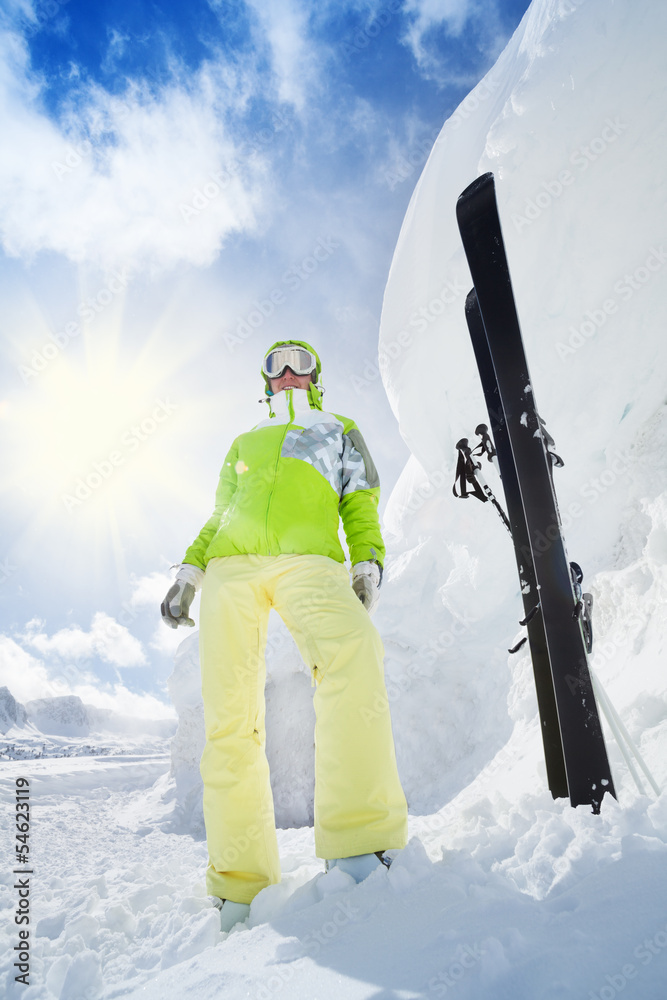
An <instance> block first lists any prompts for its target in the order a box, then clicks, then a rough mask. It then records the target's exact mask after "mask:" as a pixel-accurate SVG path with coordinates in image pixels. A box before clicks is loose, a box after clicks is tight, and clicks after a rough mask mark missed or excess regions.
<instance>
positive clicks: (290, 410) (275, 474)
mask: <svg viewBox="0 0 667 1000" xmlns="http://www.w3.org/2000/svg"><path fill="white" fill-rule="evenodd" d="M283 391H285V392H287V391H288V390H283ZM288 417H289V418H290V419H288V421H287V423H286V424H285V430H284V431H283V436H282V437H281V439H280V445H279V447H278V452H277V454H276V464H275V468H274V470H273V484H272V486H271V492H270V493H269V502H268V504H267V506H266V523H265V525H264V533H265V535H266V552H267V555H271V545H270V543H269V514H270V513H271V501H272V500H273V493H274V491H275V487H276V479H277V478H278V463H279V462H280V456H281V455H282V451H283V444H284V443H285V438H286V437H287V432H288V430H289V429H290V426H291V424H292V423H293V422H294V409H293V407H292V399H291V396H290V397H289V403H288Z"/></svg>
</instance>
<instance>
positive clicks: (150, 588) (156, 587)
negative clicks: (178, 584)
mask: <svg viewBox="0 0 667 1000" xmlns="http://www.w3.org/2000/svg"><path fill="white" fill-rule="evenodd" d="M174 575H175V574H174V573H171V574H170V573H160V572H159V571H156V572H154V573H149V574H148V575H147V576H141V577H139V578H138V579H136V580H133V582H132V594H131V595H130V602H129V603H130V605H131V606H132V607H137V608H143V607H149V606H150V607H154V608H156V609H157V608H158V607H159V605H160V604H161V602H162V599H163V597H164V595H165V594H166V593H167V591H168V590H169V588H170V587H171V585H172V583H173V582H174Z"/></svg>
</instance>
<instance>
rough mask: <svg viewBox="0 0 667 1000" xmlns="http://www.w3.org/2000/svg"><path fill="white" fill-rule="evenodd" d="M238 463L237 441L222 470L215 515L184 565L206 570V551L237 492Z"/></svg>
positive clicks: (186, 556) (198, 537)
mask: <svg viewBox="0 0 667 1000" xmlns="http://www.w3.org/2000/svg"><path fill="white" fill-rule="evenodd" d="M237 461H238V444H237V442H236V441H235V442H234V444H233V445H232V446H231V448H230V449H229V452H228V454H227V457H226V459H225V463H224V465H223V467H222V469H221V470H220V479H219V480H218V488H217V489H216V491H215V508H214V510H213V513H212V514H211V516H210V517H209V519H208V521H207V522H206V524H205V525H204V527H203V528H202V529H201V531H200V532H199V534H198V535H197V537H196V538H195V540H194V542H193V543H192V545H191V546H190V547H189V549H188V550H187V552H186V553H185V556H184V557H183V562H184V563H190V564H191V565H192V566H199V568H200V569H206V550H207V549H208V547H209V545H210V543H211V540H212V539H213V536H214V535H215V533H216V532H217V530H218V528H219V527H220V521H221V520H222V517H223V515H224V513H225V511H226V510H227V508H228V507H229V504H230V502H231V499H232V497H233V496H234V493H235V492H236V483H237V473H236V463H237Z"/></svg>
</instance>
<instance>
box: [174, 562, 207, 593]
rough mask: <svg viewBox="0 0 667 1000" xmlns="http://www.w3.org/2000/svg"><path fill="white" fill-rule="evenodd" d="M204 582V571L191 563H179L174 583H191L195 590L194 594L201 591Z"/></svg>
mask: <svg viewBox="0 0 667 1000" xmlns="http://www.w3.org/2000/svg"><path fill="white" fill-rule="evenodd" d="M203 582H204V570H203V569H200V568H199V566H193V565H192V563H181V565H180V566H179V567H178V572H177V573H176V583H191V584H192V586H193V587H194V588H195V593H197V591H198V590H200V589H201V585H202V583H203Z"/></svg>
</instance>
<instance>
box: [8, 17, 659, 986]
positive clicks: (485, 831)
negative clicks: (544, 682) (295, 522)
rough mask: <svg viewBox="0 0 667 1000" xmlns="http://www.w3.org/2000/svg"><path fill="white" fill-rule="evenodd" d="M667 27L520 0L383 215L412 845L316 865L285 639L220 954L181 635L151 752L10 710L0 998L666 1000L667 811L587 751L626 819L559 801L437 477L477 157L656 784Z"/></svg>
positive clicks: (570, 527)
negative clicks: (497, 49)
mask: <svg viewBox="0 0 667 1000" xmlns="http://www.w3.org/2000/svg"><path fill="white" fill-rule="evenodd" d="M665 37H667V8H665V6H664V5H662V4H658V3H655V2H651V0H637V2H635V3H633V4H632V5H630V4H626V3H621V2H619V0H616V2H613V0H534V2H533V4H532V6H531V8H530V9H529V11H528V12H527V14H526V16H525V17H524V19H523V21H522V24H521V26H520V28H519V29H518V31H517V33H516V34H515V36H514V38H513V39H512V41H511V42H510V44H509V46H508V48H507V49H506V51H505V52H504V53H503V54H502V55H501V57H500V59H499V60H498V63H497V64H496V66H495V67H494V69H493V70H491V72H490V73H489V75H488V77H487V78H486V80H485V81H482V83H481V84H480V85H479V87H478V88H476V90H475V91H474V92H473V94H471V95H470V96H469V97H468V98H467V99H466V101H464V102H463V104H462V106H461V107H460V108H459V110H458V111H457V112H456V114H455V115H454V116H453V117H452V118H451V119H450V120H449V122H447V123H446V124H445V126H444V128H443V132H442V135H441V137H440V138H439V140H438V141H437V143H436V144H435V147H434V150H433V153H432V155H431V158H430V159H429V162H428V164H427V165H426V168H425V170H424V173H423V175H422V178H421V180H420V182H419V184H418V185H417V188H416V190H415V194H414V197H413V200H412V202H411V205H410V208H409V210H408V213H407V215H406V220H405V223H404V227H403V230H402V232H401V236H400V238H399V241H398V246H397V249H396V254H395V257H394V262H393V265H392V269H391V273H390V277H389V281H388V286H387V292H386V296H385V305H384V311H383V321H382V329H381V336H380V358H381V363H382V367H383V376H384V379H385V384H386V386H387V391H388V394H389V397H390V400H391V402H392V405H393V407H394V409H395V412H396V414H397V417H398V419H399V421H400V424H401V429H402V432H403V434H404V436H405V438H406V440H407V441H408V443H409V445H410V448H411V451H412V453H413V458H411V460H410V461H409V462H408V464H407V466H406V469H405V471H404V473H403V476H402V477H401V480H400V481H399V483H398V486H397V488H396V489H395V491H394V493H393V495H392V497H391V500H390V502H389V505H388V508H387V514H386V533H387V540H388V542H389V558H388V561H387V567H386V575H385V582H384V585H383V599H382V602H381V606H380V609H379V610H378V613H377V616H376V623H377V625H378V627H379V628H380V631H381V633H382V635H383V638H384V640H385V646H386V652H387V659H386V668H387V679H388V695H389V699H390V703H391V708H392V717H393V720H394V730H395V736H396V744H397V754H398V759H399V767H400V771H401V775H402V779H403V782H404V786H405V789H406V794H407V797H408V801H409V804H410V810H411V840H410V843H409V845H408V847H407V848H406V849H405V850H403V851H401V852H398V853H396V856H395V859H394V863H393V865H392V868H391V869H390V871H389V872H386V871H378V872H377V873H375V874H374V875H373V876H371V877H370V878H369V879H368V880H367V881H366V882H365V883H363V884H362V885H360V886H355V885H354V884H353V883H352V881H351V879H349V877H347V876H346V875H344V874H343V873H341V872H340V871H337V870H334V871H332V872H330V873H328V874H326V875H325V874H323V873H322V871H321V863H320V862H318V861H317V859H316V858H315V856H314V850H313V839H312V829H311V826H310V822H311V819H312V703H311V689H310V681H309V678H308V677H307V675H306V673H305V670H304V667H303V665H302V664H301V663H300V661H299V659H298V657H297V655H296V653H295V650H294V647H293V645H292V643H291V640H290V639H289V637H287V636H286V635H285V633H284V630H282V628H281V627H280V625H279V624H278V623H273V625H272V630H271V633H270V641H269V656H268V664H269V682H268V685H267V702H268V708H267V730H268V752H269V757H270V761H271V766H272V775H273V783H274V791H275V796H276V813H277V818H278V822H279V825H280V827H281V829H280V830H279V842H280V847H281V858H282V866H283V881H282V883H281V884H280V885H278V886H273V887H270V888H269V889H267V890H265V891H264V892H262V893H260V895H259V896H258V897H257V898H256V899H255V901H254V902H253V905H252V908H251V915H250V918H249V920H248V922H247V925H246V926H244V927H241V928H237V929H235V930H234V931H233V932H232V933H231V934H230V935H222V934H221V933H220V931H219V930H218V918H217V914H216V913H215V912H214V911H213V910H212V909H211V908H210V907H209V905H208V903H207V900H206V896H205V888H204V871H205V865H206V851H205V843H204V840H203V830H202V823H201V804H200V786H199V777H198V770H197V763H198V754H199V750H200V747H201V739H202V731H201V730H202V727H201V705H200V701H199V694H198V682H197V657H196V635H188V636H187V638H186V639H185V641H184V643H183V644H182V646H181V647H180V649H179V652H178V654H177V658H176V663H175V670H174V674H173V676H172V678H171V679H170V691H171V694H172V698H173V700H174V704H175V706H176V708H177V710H178V713H179V726H178V730H177V733H176V735H175V737H174V738H173V739H171V737H170V733H169V732H168V731H164V732H162V733H161V732H159V731H158V730H154V731H151V732H148V731H147V730H146V729H145V728H144V729H143V730H142V731H141V732H137V731H136V730H135V731H130V732H124V733H122V732H120V731H119V726H118V720H112V719H109V718H106V719H101V718H99V717H97V718H95V717H93V716H92V715H89V714H85V706H77V705H74V704H70V705H69V706H68V712H65V713H64V714H63V712H64V707H65V706H63V705H62V703H61V705H60V709H58V707H57V706H54V705H49V704H35V703H32V704H29V705H28V706H25V711H24V712H22V711H21V706H16V705H15V704H14V706H13V707H12V704H11V702H10V701H9V699H8V698H7V697H6V698H5V699H4V701H2V705H1V706H0V707H1V708H2V712H4V714H3V715H2V716H1V718H0V721H3V720H4V722H3V726H2V728H3V729H5V730H6V731H5V735H4V737H3V738H2V741H0V753H2V754H3V756H2V758H0V782H1V789H2V797H3V803H6V804H7V808H8V809H9V810H10V815H12V816H13V803H14V797H15V787H16V779H17V778H21V777H27V778H28V779H29V782H30V803H31V833H30V847H31V851H30V862H31V865H32V867H33V869H34V873H33V874H32V875H31V876H30V880H31V881H30V888H31V894H30V907H31V911H30V913H31V924H30V928H31V937H30V951H31V959H30V984H31V985H30V986H27V987H26V986H23V985H21V984H15V983H14V981H13V979H14V975H15V970H14V968H13V965H12V963H13V961H14V960H15V959H14V957H13V954H14V952H13V949H14V946H15V945H17V943H18V936H17V935H18V929H19V928H18V926H17V925H15V924H14V913H15V910H16V908H17V906H18V905H19V903H18V895H17V894H18V890H17V889H16V888H15V883H14V879H15V878H16V876H15V875H14V874H13V873H12V867H13V850H14V843H13V841H12V840H11V837H12V836H13V831H12V830H10V832H9V835H8V836H7V835H3V842H2V852H3V853H2V857H3V865H2V871H1V872H0V892H1V895H0V905H1V906H2V912H3V921H2V924H1V926H0V942H1V945H2V950H1V953H0V976H1V977H2V979H1V980H0V981H1V982H2V983H3V987H4V989H5V992H6V994H7V995H8V996H14V995H16V996H18V995H20V996H22V997H25V998H27V1000H37V998H39V1000H53V998H54V997H55V998H62V1000H79V998H84V997H85V998H91V1000H94V998H102V997H104V998H111V997H125V998H129V997H136V998H139V997H141V998H145V1000H151V998H156V1000H157V998H163V997H182V996H187V997H189V998H190V997H192V998H197V1000H200V998H201V1000H203V998H208V997H211V998H213V997H219V996H224V997H225V998H229V1000H236V998H239V1000H240V998H246V997H250V998H256V1000H268V998H272V997H274V996H275V997H278V998H280V997H285V998H287V997H289V998H290V1000H313V998H319V1000H329V998H331V1000H333V998H340V997H345V998H349V1000H381V998H382V1000H390V998H391V1000H399V998H400V1000H410V998H413V997H431V996H434V997H437V996H445V995H447V996H451V997H456V998H460V1000H466V998H469V1000H504V998H507V1000H562V998H566V997H567V998H568V1000H569V998H581V1000H590V998H595V1000H613V998H614V997H616V996H617V995H621V994H622V996H623V997H624V998H628V1000H630V998H637V1000H664V997H665V996H666V995H667V904H666V902H665V900H666V899H667V792H663V793H662V794H661V795H660V796H659V797H656V796H655V795H654V794H653V793H652V792H651V791H650V790H649V789H648V786H647V787H646V793H645V794H640V793H639V791H638V790H637V789H636V787H635V785H634V782H633V781H632V779H631V777H630V775H629V773H628V770H627V768H626V766H625V763H624V761H623V759H622V756H621V754H620V751H619V749H618V747H617V746H616V745H615V743H614V742H613V741H611V740H609V753H610V758H611V761H612V768H613V771H614V777H615V781H616V788H617V792H618V801H616V800H614V799H612V798H611V797H609V796H607V797H606V798H605V800H604V802H603V806H602V811H601V814H600V815H599V816H593V815H592V814H591V812H590V811H589V810H588V809H587V808H584V807H579V808H578V809H576V810H574V809H572V808H571V807H570V806H569V805H568V804H567V802H565V801H562V800H559V801H556V802H554V800H553V799H552V798H551V796H550V794H549V792H548V791H547V789H546V780H545V768H544V763H543V758H542V751H541V741H540V735H539V728H538V722H537V715H536V702H535V694H534V688H533V683H532V676H531V668H530V662H529V659H528V656H527V654H526V653H525V652H524V651H523V650H522V651H521V652H520V653H518V654H516V655H514V656H512V657H508V654H507V652H506V650H507V647H509V646H511V645H512V644H513V642H514V640H515V639H516V637H517V634H518V632H519V627H518V625H517V624H516V623H517V621H518V619H519V617H520V616H521V601H520V597H519V592H518V584H517V580H516V570H515V566H514V560H513V553H512V550H511V545H510V542H509V539H508V536H507V534H506V532H505V531H504V529H503V528H502V525H501V524H500V522H499V520H498V519H497V517H496V516H495V515H494V513H493V511H491V510H490V509H488V507H487V506H482V505H481V504H479V503H477V502H476V501H474V500H468V501H466V503H462V502H461V501H460V500H457V499H455V498H454V497H453V496H452V493H451V489H450V486H451V483H452V480H453V471H454V459H455V454H454V448H453V443H454V442H455V441H456V440H458V438H460V437H462V436H469V437H472V432H473V429H474V427H475V426H476V424H477V423H479V422H480V420H483V419H484V412H485V411H484V403H483V398H482V395H481V390H480V388H479V384H478V380H477V377H476V374H475V370H474V362H473V356H472V351H471V349H470V346H469V343H468V339H467V334H466V331H465V323H464V319H463V303H464V300H465V294H466V292H467V291H468V289H469V287H470V278H469V274H468V273H467V270H466V265H465V261H464V258H463V254H462V250H461V247H460V240H459V238H458V235H457V230H456V224H455V217H454V209H455V203H456V196H457V195H458V193H459V192H460V191H461V190H462V189H463V188H464V187H465V186H466V185H467V184H468V183H469V181H470V180H471V179H472V178H474V177H475V176H476V175H478V174H479V173H482V172H484V171H486V170H489V169H491V170H493V171H494V172H495V174H496V179H497V189H498V196H499V203H500V211H501V218H502V219H503V223H504V230H505V237H506V242H507V246H508V253H509V257H510V264H511V267H512V274H513V281H514V287H515V292H516V295H517V300H518V307H519V315H520V317H521V321H522V327H523V332H524V339H525V342H526V349H527V353H528V358H529V362H530V363H531V371H532V375H533V382H534V386H535V393H536V397H537V400H538V403H539V406H540V410H541V413H542V416H543V417H544V418H545V419H546V421H547V424H548V426H549V429H550V431H551V433H552V434H553V435H554V437H555V439H556V442H557V450H558V452H559V453H560V454H561V455H562V456H563V457H564V459H565V462H566V465H565V467H564V469H562V470H559V475H558V480H557V488H558V492H559V499H560V503H561V510H562V513H563V519H564V523H565V525H566V537H567V539H568V547H569V551H570V555H571V557H572V558H576V559H577V561H578V562H580V563H581V564H582V566H583V568H584V570H585V573H586V580H585V583H586V587H587V589H589V590H590V591H591V592H592V593H593V595H594V597H595V632H596V648H595V652H594V656H593V660H592V662H593V666H594V669H595V671H596V674H597V677H598V678H599V680H600V682H601V683H602V685H603V686H604V689H605V690H606V691H607V693H608V694H609V696H610V698H611V700H612V702H613V703H614V705H615V706H616V708H617V709H618V711H619V713H620V715H621V717H622V719H623V721H624V723H625V725H626V726H627V727H628V730H629V731H630V734H631V736H632V737H633V739H634V740H635V741H636V742H637V743H638V744H639V746H640V749H641V751H642V754H643V756H644V757H645V759H646V761H647V763H648V765H649V767H650V768H651V770H652V772H653V774H654V776H655V778H656V780H657V781H658V783H659V784H660V786H661V787H666V786H667V754H666V753H665V748H666V747H667V693H666V692H667V685H666V683H665V671H664V662H665V652H664V642H665V639H664V636H665V634H667V628H666V626H667V611H666V608H667V602H666V600H665V598H666V597H667V458H666V456H667V448H666V445H667V407H666V405H665V400H666V398H667V391H666V390H667V357H666V354H667V338H665V336H664V332H663V326H664V316H665V315H666V314H667V293H666V292H665V290H664V289H665V277H664V276H665V274H667V270H665V264H666V263H667V213H666V212H665V182H664V163H665V160H666V154H667V126H666V125H665V121H666V120H667V99H666V98H667V88H666V87H665V68H664V39H665ZM373 373H374V367H373V365H372V364H371V363H370V362H369V365H368V368H367V374H365V375H363V377H362V378H361V379H360V384H359V390H360V404H362V402H363V388H364V386H363V381H364V379H370V378H372V377H374V374H373ZM332 391H333V390H332ZM489 478H491V477H489ZM492 485H493V486H494V487H495V488H496V490H497V492H498V495H499V496H501V495H502V489H501V486H500V484H499V483H498V482H497V481H496V482H493V484H492ZM80 708H82V709H84V715H81V713H80ZM61 709H62V710H63V711H61ZM77 712H79V714H78V715H77ZM12 713H13V715H12ZM77 720H78V721H77ZM68 726H69V727H73V728H68ZM77 726H78V727H79V728H78V729H77ZM28 755H29V756H28ZM4 808H5V806H4V805H3V809H4ZM12 822H13V820H12ZM4 829H7V828H6V827H4Z"/></svg>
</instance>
